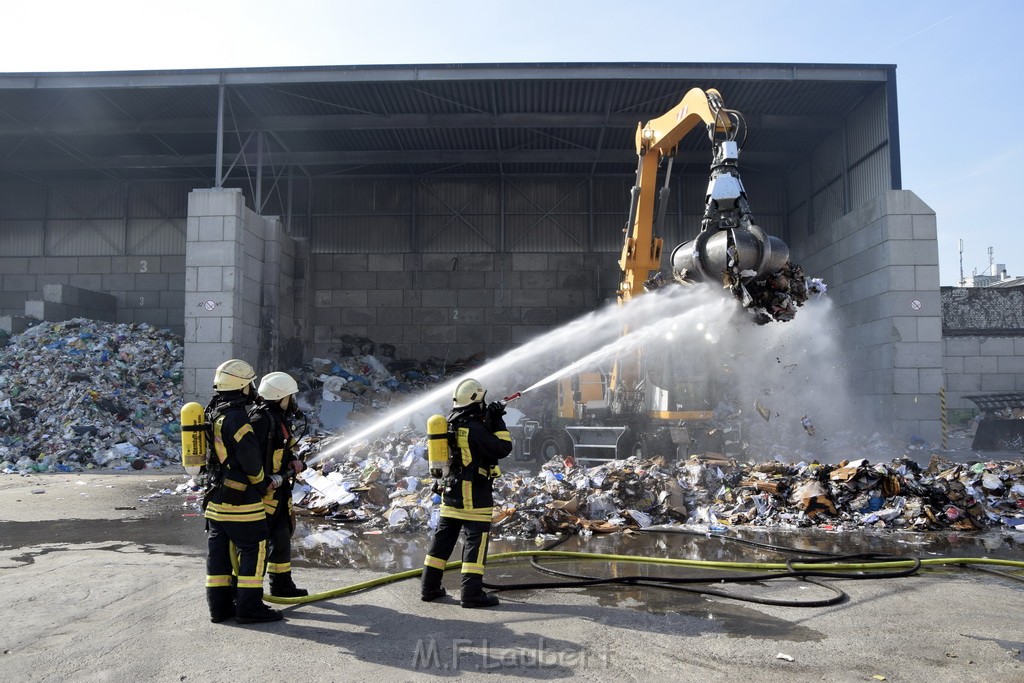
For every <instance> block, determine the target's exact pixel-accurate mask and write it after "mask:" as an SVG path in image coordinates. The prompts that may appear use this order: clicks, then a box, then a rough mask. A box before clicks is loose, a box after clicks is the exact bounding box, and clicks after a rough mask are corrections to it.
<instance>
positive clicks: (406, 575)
mask: <svg viewBox="0 0 1024 683" xmlns="http://www.w3.org/2000/svg"><path fill="white" fill-rule="evenodd" d="M537 557H558V558H565V559H573V560H582V561H597V562H629V563H636V564H661V565H670V566H675V567H700V568H703V569H716V570H737V571H739V570H761V571H763V570H780V571H782V570H787V569H789V570H802V569H803V570H813V571H818V572H823V571H824V572H844V571H865V570H872V569H909V568H911V567H913V566H914V564H915V562H917V560H913V559H909V560H888V561H886V560H883V561H878V562H856V563H849V562H845V563H844V562H836V563H822V562H813V563H811V562H791V563H789V564H786V563H785V562H720V561H712V560H683V559H673V558H667V557H638V556H633V555H608V554H603V553H583V552H573V551H567V550H517V551H512V552H506V553H495V554H493V555H488V556H487V559H488V561H493V560H511V559H519V558H537ZM920 563H921V566H923V567H940V566H947V565H971V564H979V565H997V566H1001V567H1011V568H1013V569H1024V562H1022V561H1018V560H1000V559H993V558H989V557H935V558H928V559H925V560H920ZM460 566H462V563H461V562H449V563H448V564H446V565H445V571H447V570H449V569H455V568H458V567H460ZM422 573H423V569H422V568H418V569H409V570H406V571H404V572H398V573H396V574H388V575H385V576H381V577H378V578H376V579H371V580H369V581H362V582H360V583H354V584H352V585H350V586H344V587H342V588H335V589H333V590H329V591H324V592H322V593H314V594H312V595H307V596H305V597H302V598H278V597H274V596H270V595H266V596H264V598H263V599H264V601H266V602H271V603H274V604H277V605H304V604H308V603H311V602H319V601H320V600H330V599H331V598H338V597H341V596H343V595H348V594H349V593H355V592H357V591H362V590H367V589H369V588H376V587H377V586H383V585H386V584H389V583H394V582H396V581H404V580H405V579H411V578H414V577H416V576H419V575H420V574H422Z"/></svg>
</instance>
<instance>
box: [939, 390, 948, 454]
mask: <svg viewBox="0 0 1024 683" xmlns="http://www.w3.org/2000/svg"><path fill="white" fill-rule="evenodd" d="M939 406H940V409H941V410H942V450H944V451H945V450H949V439H948V438H947V436H946V435H947V434H948V433H949V421H948V420H947V419H946V387H939Z"/></svg>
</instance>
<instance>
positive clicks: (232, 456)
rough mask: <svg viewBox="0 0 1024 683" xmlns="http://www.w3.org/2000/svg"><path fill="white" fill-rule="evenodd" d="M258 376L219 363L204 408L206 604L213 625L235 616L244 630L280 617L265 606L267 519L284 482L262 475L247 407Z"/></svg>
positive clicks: (243, 366) (232, 363)
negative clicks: (266, 500) (207, 450)
mask: <svg viewBox="0 0 1024 683" xmlns="http://www.w3.org/2000/svg"><path fill="white" fill-rule="evenodd" d="M255 379H256V373H255V372H254V371H253V369H252V366H251V365H249V364H248V363H246V362H245V361H243V360H237V359H232V360H229V361H226V362H224V363H221V364H220V366H219V367H218V368H217V370H216V372H215V374H214V378H213V388H214V389H215V390H216V394H215V395H214V397H213V400H212V401H210V405H209V406H207V408H206V419H207V422H208V423H209V424H210V427H211V430H212V433H213V439H212V445H213V454H212V455H211V457H210V458H209V463H208V468H209V480H208V482H209V487H210V488H209V490H208V491H207V494H206V497H205V500H204V502H205V513H204V516H205V517H206V529H207V532H208V534H209V536H208V539H207V544H208V552H207V556H206V599H207V602H208V603H209V605H210V621H212V622H214V623H218V622H221V621H224V620H225V619H227V618H229V617H231V616H234V617H235V619H236V621H237V622H238V623H240V624H252V623H257V622H265V621H277V620H279V619H281V618H282V614H281V612H279V611H277V610H273V609H270V608H269V607H267V606H266V605H264V604H263V571H264V566H265V564H266V550H267V535H268V531H267V515H266V512H265V511H264V507H263V496H264V494H265V493H266V492H267V490H268V489H272V488H276V487H277V486H280V484H281V482H282V478H281V477H280V476H276V477H273V478H268V477H265V476H264V471H263V455H262V451H261V450H260V444H259V441H257V440H256V435H255V434H254V433H253V429H252V424H250V422H249V416H248V414H247V413H246V406H247V405H248V404H250V403H252V402H253V400H254V399H255V396H256V387H255V385H254V384H253V380H255Z"/></svg>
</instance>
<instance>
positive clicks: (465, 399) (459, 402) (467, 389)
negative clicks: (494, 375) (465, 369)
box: [452, 379, 487, 408]
mask: <svg viewBox="0 0 1024 683" xmlns="http://www.w3.org/2000/svg"><path fill="white" fill-rule="evenodd" d="M486 396H487V390H486V389H484V387H483V385H482V384H480V382H477V381H476V380H475V379H464V380H462V381H461V382H459V385H458V386H457V387H455V393H454V394H453V395H452V403H454V404H455V407H456V408H465V407H466V406H468V405H472V404H474V403H479V404H481V405H483V403H484V397H486Z"/></svg>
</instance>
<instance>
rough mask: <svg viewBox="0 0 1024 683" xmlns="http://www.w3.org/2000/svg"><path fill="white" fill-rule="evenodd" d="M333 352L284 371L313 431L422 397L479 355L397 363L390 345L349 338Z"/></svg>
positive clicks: (471, 364)
mask: <svg viewBox="0 0 1024 683" xmlns="http://www.w3.org/2000/svg"><path fill="white" fill-rule="evenodd" d="M338 351H340V353H339V354H338V355H336V356H333V357H329V358H314V359H313V360H312V361H310V362H309V363H306V364H304V365H303V366H302V367H300V368H292V369H290V370H289V371H288V372H289V373H290V374H291V375H292V376H293V377H295V378H296V380H297V381H298V383H299V388H300V394H299V405H300V406H301V408H302V410H303V412H304V413H305V414H306V416H307V417H308V418H309V428H310V429H312V430H324V431H335V430H340V429H344V428H347V427H348V426H350V421H353V420H355V421H358V420H359V419H360V418H364V417H367V416H368V415H373V416H376V413H378V412H380V411H383V410H386V409H388V408H390V407H391V406H392V403H394V402H396V401H401V400H404V399H405V398H408V396H409V395H410V394H420V393H423V392H424V391H426V390H428V389H430V388H432V387H434V386H435V385H437V384H439V383H440V382H443V381H445V380H446V379H450V378H451V377H454V376H456V375H460V374H462V373H464V372H466V371H467V370H469V369H470V368H472V367H475V366H476V365H479V364H480V362H481V361H482V360H483V359H482V357H481V356H480V355H475V356H470V357H468V358H462V359H458V360H454V361H452V360H443V359H439V358H429V359H427V360H411V359H397V358H395V357H394V355H395V349H394V347H393V346H390V345H388V344H376V343H374V342H373V341H372V340H370V339H367V338H365V337H352V336H349V335H345V336H343V337H342V338H341V345H340V347H339V348H338Z"/></svg>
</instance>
